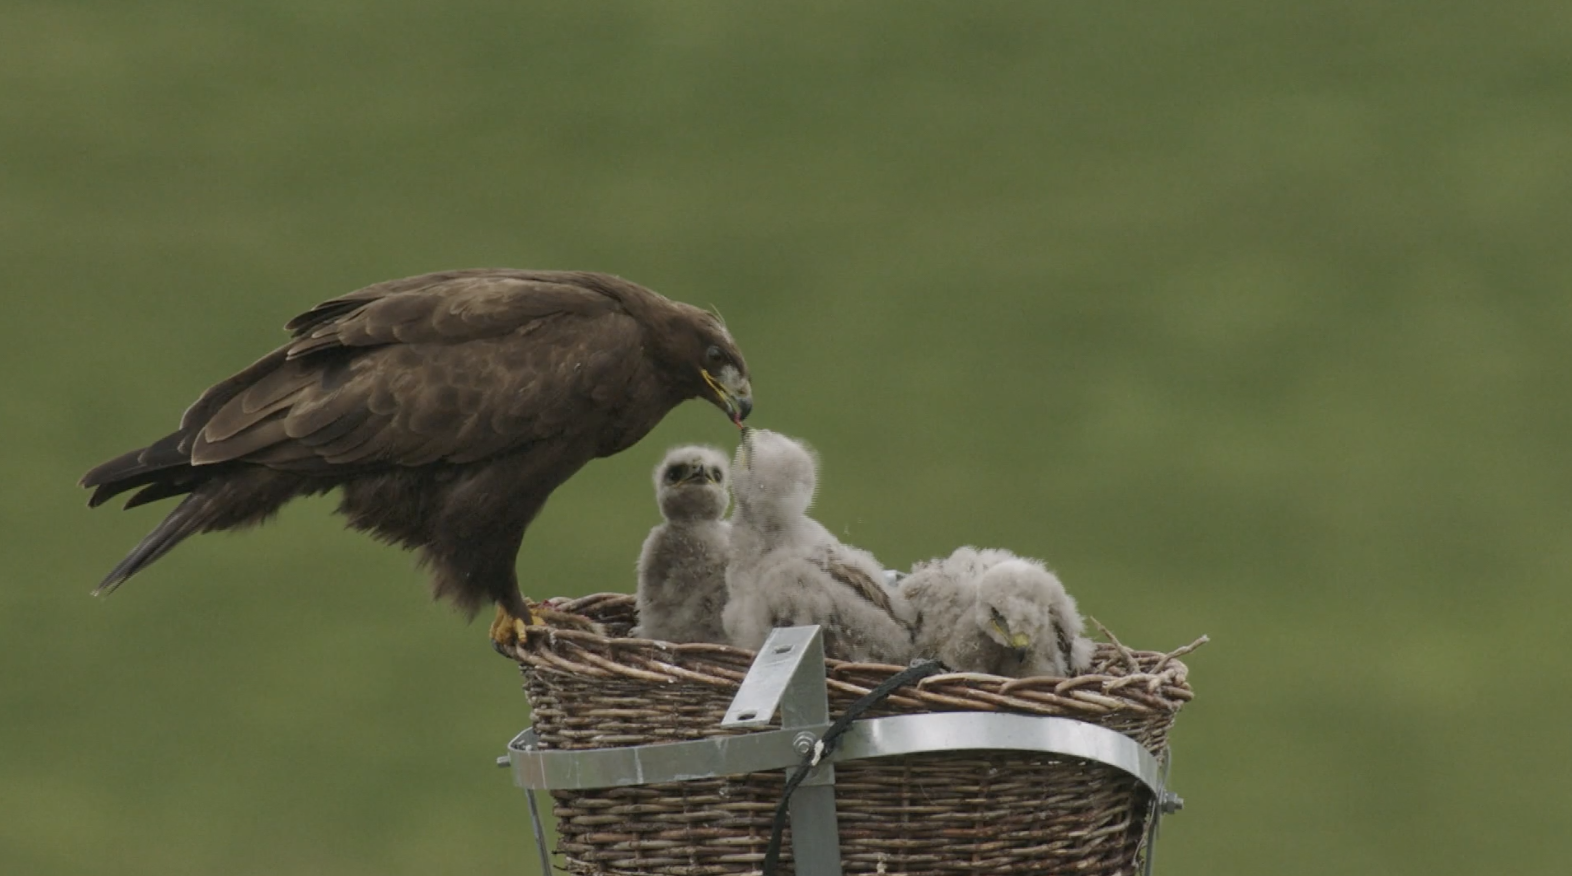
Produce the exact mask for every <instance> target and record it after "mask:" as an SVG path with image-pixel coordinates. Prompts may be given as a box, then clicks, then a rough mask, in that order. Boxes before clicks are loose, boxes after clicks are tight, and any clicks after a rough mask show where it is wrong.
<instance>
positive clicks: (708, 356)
mask: <svg viewBox="0 0 1572 876" xmlns="http://www.w3.org/2000/svg"><path fill="white" fill-rule="evenodd" d="M704 360H705V361H706V362H709V363H710V364H712V365H715V364H719V363H720V361H721V351H720V347H715V346H711V347H710V348H709V349H708V350H705V351H704Z"/></svg>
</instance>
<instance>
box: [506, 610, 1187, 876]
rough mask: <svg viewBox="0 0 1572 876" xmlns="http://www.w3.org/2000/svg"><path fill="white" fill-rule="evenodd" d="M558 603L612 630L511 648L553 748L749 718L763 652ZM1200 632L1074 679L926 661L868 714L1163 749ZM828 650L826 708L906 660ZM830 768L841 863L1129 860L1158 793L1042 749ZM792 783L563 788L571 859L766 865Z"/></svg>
mask: <svg viewBox="0 0 1572 876" xmlns="http://www.w3.org/2000/svg"><path fill="white" fill-rule="evenodd" d="M551 607H552V608H554V609H556V610H557V611H559V612H564V613H567V614H569V615H581V616H583V617H585V618H588V619H590V620H592V621H595V622H597V623H598V624H600V625H601V627H602V628H603V629H604V631H605V633H606V634H605V635H600V634H598V633H596V632H588V631H585V630H583V629H576V628H573V626H572V625H570V624H563V623H550V622H548V624H547V625H544V626H536V627H532V628H531V629H530V631H529V634H528V636H527V637H526V639H525V641H523V642H522V643H520V644H519V646H518V647H517V648H516V649H515V651H514V654H513V656H514V657H515V658H516V659H517V660H518V661H519V664H520V667H521V669H522V670H523V672H524V677H525V690H526V692H527V693H528V695H529V699H530V703H531V710H532V713H533V715H534V723H535V729H536V732H537V734H538V736H539V742H540V745H541V747H542V748H544V749H554V750H572V749H584V748H606V747H614V746H629V745H646V744H650V743H657V742H673V741H677V740H685V739H698V738H702V737H709V736H723V735H729V734H732V733H738V732H746V731H737V730H725V729H722V728H721V727H720V726H719V724H720V721H721V718H722V716H724V714H725V712H726V708H727V706H728V705H729V704H730V702H731V699H732V696H733V695H734V694H735V693H736V691H737V686H738V684H739V683H740V682H741V681H742V678H743V676H744V675H746V674H747V671H748V667H749V665H750V664H751V663H752V662H753V658H754V653H753V652H751V651H746V650H743V649H740V648H733V647H730V646H726V645H709V644H687V645H673V644H670V643H666V642H656V641H652V640H648V639H635V638H629V637H628V631H629V630H630V629H631V628H632V626H633V624H634V623H635V622H636V619H637V618H636V615H635V609H634V601H633V597H632V596H628V595H625V594H611V593H608V594H597V595H594V596H587V597H584V598H582V599H577V600H572V601H565V602H553V603H552V604H551ZM1110 638H1112V637H1111V636H1110ZM1204 641H1205V639H1204V638H1203V639H1201V640H1198V641H1197V642H1195V643H1193V644H1191V645H1188V646H1186V647H1184V648H1180V649H1178V650H1176V651H1173V652H1171V653H1157V652H1151V651H1134V650H1131V649H1129V648H1126V647H1124V646H1123V645H1121V644H1119V643H1118V641H1117V640H1115V641H1114V642H1112V643H1111V644H1099V645H1098V648H1097V653H1096V656H1095V658H1094V660H1093V665H1092V668H1091V670H1089V671H1088V672H1087V673H1086V674H1084V675H1081V676H1078V677H1075V678H1068V679H1061V678H1026V679H1011V678H1002V677H999V676H992V675H980V674H963V673H952V674H945V675H935V676H930V677H928V678H926V679H923V680H922V681H921V682H919V683H917V684H916V685H913V686H909V687H904V688H901V689H900V690H898V691H897V692H896V694H895V695H893V696H891V697H890V698H889V699H888V700H886V701H885V703H884V704H883V706H882V707H880V708H878V709H875V710H873V711H871V712H869V713H868V716H869V717H878V716H881V715H893V714H914V713H924V712H950V711H983V712H1013V713H1018V714H1027V715H1056V716H1060V717H1068V718H1075V719H1077V720H1081V721H1086V722H1088V723H1091V724H1096V725H1099V726H1102V727H1107V728H1109V729H1112V730H1116V731H1118V732H1120V733H1123V734H1125V735H1126V736H1129V737H1130V738H1132V739H1134V740H1135V741H1136V742H1138V743H1140V744H1141V745H1142V746H1143V747H1144V748H1146V750H1147V751H1149V752H1151V753H1152V754H1153V755H1154V756H1157V757H1159V758H1161V757H1163V756H1164V754H1165V752H1166V748H1167V740H1168V731H1169V728H1170V727H1172V725H1173V721H1174V717H1175V715H1176V714H1177V713H1178V711H1179V709H1180V708H1181V707H1182V706H1183V705H1184V704H1185V703H1186V702H1188V701H1189V700H1190V699H1191V697H1192V696H1193V694H1192V692H1191V690H1190V686H1189V684H1188V683H1187V682H1186V675H1187V673H1188V670H1187V668H1186V666H1185V664H1184V663H1183V662H1181V661H1180V660H1179V659H1178V658H1179V657H1180V656H1181V655H1183V654H1185V653H1187V652H1188V651H1190V650H1192V649H1193V648H1195V647H1196V646H1198V645H1199V644H1201V642H1204ZM825 663H826V674H827V677H828V679H827V680H828V686H829V696H830V711H831V714H832V718H833V717H834V716H837V715H839V714H840V713H841V711H842V710H844V709H845V708H846V707H847V706H848V705H849V704H850V703H851V702H853V701H854V700H856V699H857V698H858V697H860V696H862V695H863V694H865V693H867V692H868V691H869V690H870V689H872V688H873V687H874V686H876V685H878V684H879V682H881V681H883V680H884V679H886V678H888V677H889V676H890V675H891V674H893V673H894V672H897V671H899V670H900V669H901V668H902V667H898V666H888V665H883V664H871V663H848V662H844V661H839V660H826V661H825ZM835 769H836V779H835V787H836V792H835V793H836V811H837V816H838V819H839V823H840V839H841V851H842V857H843V860H844V866H845V870H846V872H847V873H880V874H884V873H889V874H897V873H900V874H912V876H940V874H958V873H972V874H975V873H988V874H995V873H997V874H1027V873H1031V874H1041V873H1061V872H1075V873H1084V874H1115V873H1122V874H1128V873H1133V872H1135V870H1136V867H1137V856H1138V853H1139V852H1140V848H1141V843H1142V840H1143V837H1144V834H1145V827H1146V820H1147V818H1148V816H1149V813H1150V809H1151V803H1152V800H1151V792H1150V791H1148V790H1147V789H1146V787H1145V786H1144V785H1142V784H1141V783H1140V782H1139V781H1137V780H1136V779H1135V778H1134V777H1132V776H1130V775H1128V774H1126V773H1123V772H1121V771H1119V770H1117V769H1115V768H1113V767H1110V766H1106V765H1103V764H1098V763H1090V762H1085V761H1080V760H1078V759H1075V758H1070V757H1057V756H1051V755H1044V754H1036V753H1030V752H964V753H958V754H957V753H942V754H941V753H934V754H919V755H908V756H903V757H892V758H881V759H878V760H872V761H848V762H843V763H840V764H837V765H836V768H835ZM782 781H783V777H782V774H781V773H779V772H770V773H751V774H748V775H740V776H718V777H715V778H712V779H702V780H696V781H689V782H681V783H670V784H652V785H638V786H632V787H621V788H603V789H593V790H576V791H553V792H552V795H553V797H554V798H555V800H556V807H555V811H556V816H557V830H558V835H559V838H560V843H559V845H558V848H557V851H558V853H559V854H560V855H562V857H563V863H564V865H565V868H566V869H567V870H568V871H569V872H573V873H586V874H615V876H622V874H671V876H709V874H728V873H737V874H743V873H757V872H758V868H759V863H760V862H761V861H762V860H763V857H764V848H765V845H766V844H767V843H768V841H769V836H770V819H771V816H772V814H773V813H774V809H775V805H776V803H777V802H778V801H779V799H780V794H781V788H782ZM789 848H790V847H789V842H788V844H787V852H786V855H785V856H784V859H783V860H784V862H786V863H788V864H789V862H790V852H789ZM783 869H784V868H783Z"/></svg>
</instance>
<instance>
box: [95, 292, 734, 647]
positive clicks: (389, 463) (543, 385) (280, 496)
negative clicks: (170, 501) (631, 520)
mask: <svg viewBox="0 0 1572 876" xmlns="http://www.w3.org/2000/svg"><path fill="white" fill-rule="evenodd" d="M285 329H286V330H288V331H289V332H290V333H291V334H292V335H293V337H292V339H291V340H290V341H289V343H287V344H285V345H284V346H282V347H280V348H278V349H277V350H274V351H273V352H271V353H269V354H267V355H266V356H264V357H262V358H261V359H259V360H258V361H257V362H256V363H255V364H253V365H252V366H251V367H249V368H247V369H245V370H244V371H241V372H240V373H239V374H236V375H234V376H233V377H230V378H229V379H228V380H225V381H223V382H221V383H219V384H217V385H215V386H213V387H212V388H211V389H209V390H207V392H204V393H203V394H202V396H201V398H198V399H197V400H196V403H195V404H193V405H191V407H190V408H188V409H187V410H186V412H185V415H184V416H183V417H182V418H181V420H180V428H179V429H178V430H176V431H175V432H173V433H171V434H170V435H167V436H165V437H164V438H162V439H160V440H158V441H155V442H153V443H152V444H150V445H148V446H147V447H144V448H142V449H140V450H133V451H131V452H130V453H126V454H124V455H122V456H119V457H116V458H115V459H112V460H110V461H108V462H106V463H104V464H103V465H100V466H98V467H97V468H95V469H93V470H92V471H90V472H88V473H87V474H86V475H84V476H83V477H82V486H84V487H91V488H94V491H93V495H92V498H91V499H89V500H88V505H89V506H90V507H96V506H98V505H100V504H102V503H103V502H105V501H106V500H108V499H109V498H110V497H112V496H114V495H116V494H118V493H122V492H125V491H127V490H139V491H138V492H137V493H136V494H135V495H133V496H132V497H131V498H130V500H129V501H127V502H126V507H127V508H132V507H135V506H137V505H141V504H144V503H147V502H151V501H154V500H157V499H163V498H166V497H169V496H185V498H184V499H183V500H182V501H181V502H180V504H179V505H178V506H176V507H175V509H174V510H173V511H171V512H170V514H169V516H168V517H165V518H164V520H163V522H162V523H160V524H159V525H158V527H157V528H156V529H154V530H153V531H152V532H151V533H149V534H148V536H147V537H146V538H144V539H142V541H141V543H140V544H138V545H137V546H136V548H135V549H134V550H132V551H131V553H130V554H129V555H127V556H126V558H125V559H124V560H121V561H120V564H119V565H118V566H116V567H115V568H114V570H113V571H111V572H110V573H109V575H108V576H107V577H105V578H104V581H103V583H101V584H100V585H98V589H97V590H96V591H95V592H106V591H109V590H113V589H114V588H115V587H117V586H118V585H120V584H121V583H122V582H123V581H125V580H126V579H127V578H129V577H131V576H132V575H134V574H136V573H137V572H138V571H140V570H141V569H142V568H144V567H145V566H147V565H148V564H150V563H152V562H153V561H154V560H157V559H158V558H159V557H161V556H163V555H164V554H166V553H168V552H169V550H170V549H171V548H173V547H174V546H175V545H177V544H179V543H180V542H181V541H182V540H183V539H185V538H186V537H187V536H190V535H194V534H196V533H199V532H210V531H214V530H221V529H236V528H239V527H244V526H249V525H253V524H257V523H261V522H262V521H264V520H265V519H267V518H268V516H270V515H271V514H273V513H274V512H276V511H277V510H278V509H279V508H280V507H281V506H283V505H284V503H286V502H288V501H289V500H290V499H293V498H294V497H296V496H309V495H314V494H318V493H325V492H327V491H329V490H332V489H333V488H335V487H337V488H340V489H341V490H342V495H343V499H342V501H341V502H340V503H339V507H338V511H339V513H340V514H343V515H344V516H345V517H347V518H348V519H349V525H350V526H351V527H353V528H355V529H359V530H364V531H367V532H370V533H371V534H372V535H374V536H375V537H377V538H379V539H382V540H384V541H388V542H392V543H394V544H398V545H401V546H403V547H406V548H417V549H419V551H420V557H421V562H422V563H423V564H424V565H426V566H428V567H429V568H430V571H431V582H432V588H433V591H434V592H435V594H436V595H437V596H438V597H441V598H446V599H449V600H451V601H452V602H453V603H455V604H456V605H458V606H459V607H460V608H462V609H464V610H465V611H467V612H469V613H470V614H471V615H473V614H474V613H475V612H476V611H477V610H478V609H479V608H480V607H481V606H482V605H484V604H485V603H487V602H494V603H496V605H497V619H496V622H495V623H493V624H492V628H491V635H492V639H493V640H494V641H496V642H498V643H499V644H505V643H507V642H509V641H512V640H514V639H516V638H517V636H518V635H519V634H520V627H521V626H522V624H524V623H528V622H529V621H528V618H529V616H530V615H529V609H528V605H527V603H526V602H525V600H524V597H523V595H522V594H521V593H520V591H519V586H518V578H517V576H516V574H515V572H514V561H515V559H516V558H517V555H518V551H519V546H520V544H521V542H522V541H523V538H524V530H525V529H526V528H527V527H528V526H529V524H530V521H531V520H533V519H534V518H535V515H536V514H538V513H540V509H541V507H542V506H544V505H545V503H546V498H547V497H548V496H550V495H551V491H552V490H554V489H556V488H557V487H558V486H559V485H561V484H562V483H563V482H564V481H566V480H567V479H568V478H569V477H572V475H573V473H574V472H576V471H578V470H579V469H580V468H582V467H583V466H584V464H585V463H587V462H589V461H590V460H592V459H595V458H597V457H602V456H610V455H611V454H613V453H617V452H618V451H621V450H625V449H627V448H628V447H630V446H632V445H633V444H634V443H635V442H637V441H638V440H639V439H640V438H643V437H644V435H645V434H646V433H648V432H649V431H650V429H652V428H654V427H655V424H656V423H658V422H660V420H661V418H662V417H664V416H665V415H666V413H667V412H668V411H670V410H671V409H672V408H674V407H676V406H677V405H678V404H680V403H681V402H683V401H685V400H687V399H690V398H702V399H705V400H706V401H709V402H710V403H712V404H714V405H716V406H717V407H719V408H721V409H722V410H723V411H725V412H726V413H727V415H728V416H729V417H731V419H732V421H733V422H735V423H737V424H738V425H739V426H740V425H741V423H742V420H743V418H745V417H747V416H748V412H749V411H750V410H751V409H752V406H753V404H752V398H751V394H750V387H749V382H748V366H747V364H746V363H745V362H744V361H743V358H742V352H741V351H740V350H738V349H737V345H736V343H735V342H733V341H732V338H731V335H730V334H729V333H728V332H727V330H726V327H725V326H724V325H722V323H721V321H720V320H719V319H717V318H716V317H715V316H713V315H711V314H710V313H708V312H706V311H703V310H700V309H699V308H696V307H693V306H690V305H687V304H683V303H681V302H677V301H672V300H670V299H668V298H665V297H663V296H661V295H658V294H656V293H655V292H652V291H650V290H649V289H646V288H644V287H642V286H639V285H637V284H635V283H630V282H628V281H627V280H623V279H621V278H618V277H613V276H609V275H606V274H595V273H585V272H557V271H517V270H507V269H477V270H464V271H448V272H444V273H437V274H425V275H422V276H419V277H409V278H407V279H403V280H390V281H388V282H385V283H378V284H376V285H373V286H367V287H366V288H364V289H361V290H359V291H356V292H351V293H350V294H348V295H345V296H343V297H342V298H335V299H333V300H332V301H328V302H325V303H323V304H319V305H317V306H316V307H314V308H312V309H311V310H309V311H307V312H306V313H304V314H302V315H300V316H297V317H295V318H294V319H292V320H290V321H289V323H288V325H286V326H285Z"/></svg>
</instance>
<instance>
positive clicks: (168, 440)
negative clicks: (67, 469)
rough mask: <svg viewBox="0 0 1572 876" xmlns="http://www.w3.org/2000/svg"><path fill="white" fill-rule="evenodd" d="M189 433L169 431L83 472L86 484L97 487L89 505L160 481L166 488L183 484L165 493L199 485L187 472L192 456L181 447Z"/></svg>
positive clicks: (182, 491)
mask: <svg viewBox="0 0 1572 876" xmlns="http://www.w3.org/2000/svg"><path fill="white" fill-rule="evenodd" d="M185 437H186V433H185V432H175V433H173V434H170V435H165V436H164V437H163V438H160V439H159V440H157V441H155V442H153V443H152V444H149V445H148V446H146V447H143V448H139V449H137V450H132V451H130V452H129V453H122V454H120V455H119V456H117V457H115V458H114V459H111V460H109V461H108V462H106V463H104V464H102V465H99V466H97V467H95V468H94V469H93V470H92V471H90V472H88V473H87V474H85V475H82V481H81V484H82V486H84V487H94V488H95V489H94V490H93V495H92V498H90V499H88V500H87V506H88V507H89V508H97V507H98V506H99V505H102V504H104V503H105V502H107V501H109V500H110V499H112V498H114V497H115V496H118V495H120V494H121V493H124V492H126V491H127V490H134V489H136V488H137V487H143V486H147V485H148V484H156V483H159V482H162V483H164V484H165V485H166V489H167V487H168V486H170V485H175V484H179V485H180V486H181V487H182V489H178V490H177V491H176V492H172V493H171V492H165V493H164V494H163V495H168V496H173V495H179V494H180V493H184V492H189V491H190V490H191V489H193V488H194V487H196V485H197V481H198V479H196V478H190V477H186V476H185V475H188V474H189V473H190V469H191V457H190V456H189V455H188V454H187V453H185V452H184V451H182V450H181V449H180V445H181V443H182V442H183V441H184V439H185ZM160 498H162V496H160ZM146 501H148V499H142V500H141V501H136V502H135V504H138V505H140V504H141V503H142V502H146Z"/></svg>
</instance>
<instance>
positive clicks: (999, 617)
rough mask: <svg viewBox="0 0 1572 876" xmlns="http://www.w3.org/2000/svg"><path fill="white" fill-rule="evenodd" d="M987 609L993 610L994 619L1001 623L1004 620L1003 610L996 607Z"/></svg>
mask: <svg viewBox="0 0 1572 876" xmlns="http://www.w3.org/2000/svg"><path fill="white" fill-rule="evenodd" d="M988 610H989V611H991V612H993V619H994V620H996V621H999V622H1001V623H1002V622H1003V621H1004V612H1002V611H1000V610H999V609H997V608H990V609H988Z"/></svg>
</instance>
